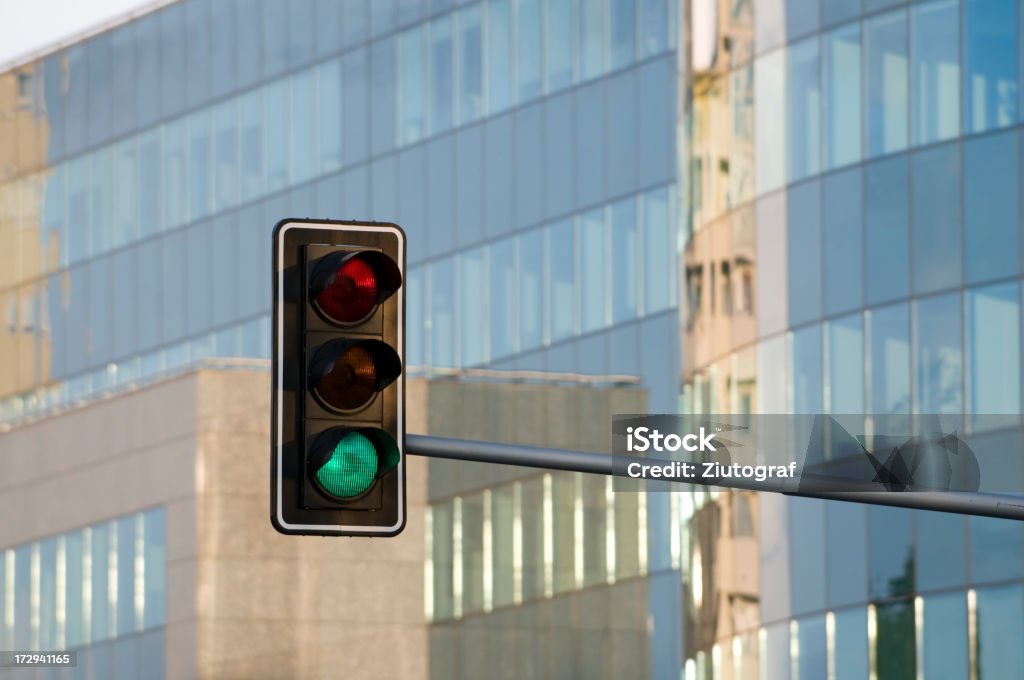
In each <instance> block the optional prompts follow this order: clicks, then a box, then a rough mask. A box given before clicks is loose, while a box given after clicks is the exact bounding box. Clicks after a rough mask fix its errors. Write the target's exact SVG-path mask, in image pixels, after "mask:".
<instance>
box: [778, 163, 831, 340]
mask: <svg viewBox="0 0 1024 680" xmlns="http://www.w3.org/2000/svg"><path fill="white" fill-rule="evenodd" d="M788 199H789V200H788V208H789V210H788V215H787V216H788V220H787V229H786V241H787V248H788V253H787V259H786V263H787V269H788V270H789V323H790V325H791V326H796V325H798V324H800V323H803V322H806V321H810V320H812V319H818V318H821V312H822V301H823V297H824V296H823V295H822V271H821V252H822V249H821V237H822V234H821V182H820V181H814V182H809V183H806V184H801V185H799V186H796V187H794V188H792V189H790V190H789V194H788Z"/></svg>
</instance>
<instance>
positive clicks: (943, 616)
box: [920, 553, 968, 680]
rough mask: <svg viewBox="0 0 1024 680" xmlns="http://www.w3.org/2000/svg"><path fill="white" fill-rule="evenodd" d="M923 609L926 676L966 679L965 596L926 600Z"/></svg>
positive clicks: (928, 598) (941, 596) (923, 654)
mask: <svg viewBox="0 0 1024 680" xmlns="http://www.w3.org/2000/svg"><path fill="white" fill-rule="evenodd" d="M953 554H955V553H953ZM922 608H923V609H924V617H923V622H922V624H923V625H922V626H921V633H920V635H921V638H922V658H921V668H922V670H923V671H924V677H926V678H950V680H952V679H953V678H964V677H967V639H968V638H967V598H966V597H965V595H964V593H962V592H959V593H951V594H949V595H935V596H933V597H926V598H924V601H923V603H922Z"/></svg>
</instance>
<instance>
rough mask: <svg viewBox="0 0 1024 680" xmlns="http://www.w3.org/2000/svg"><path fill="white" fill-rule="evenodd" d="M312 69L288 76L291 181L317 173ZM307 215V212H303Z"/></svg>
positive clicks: (300, 180)
mask: <svg viewBox="0 0 1024 680" xmlns="http://www.w3.org/2000/svg"><path fill="white" fill-rule="evenodd" d="M315 76H316V72H315V71H314V70H313V69H307V70H305V71H300V72H299V73H296V74H295V75H293V76H292V77H291V81H292V97H291V108H292V110H291V125H292V132H291V166H292V172H291V181H292V182H293V183H298V182H304V181H306V180H308V179H310V178H311V177H315V176H316V175H317V174H318V172H319V171H318V168H317V167H316V159H317V151H316V134H315V133H316V103H315V102H316V97H315V95H314V91H315V85H316V81H315ZM307 214H308V213H307Z"/></svg>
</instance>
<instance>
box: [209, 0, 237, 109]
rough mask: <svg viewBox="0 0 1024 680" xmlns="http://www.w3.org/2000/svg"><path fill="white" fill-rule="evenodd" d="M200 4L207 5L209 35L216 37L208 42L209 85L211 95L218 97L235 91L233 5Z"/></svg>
mask: <svg viewBox="0 0 1024 680" xmlns="http://www.w3.org/2000/svg"><path fill="white" fill-rule="evenodd" d="M200 4H202V5H204V6H205V5H207V4H209V6H210V12H211V17H210V22H211V23H210V29H209V30H210V35H212V36H216V40H211V41H210V85H211V87H212V89H213V92H212V94H213V95H214V96H218V95H220V94H224V93H226V92H232V91H234V89H235V54H236V52H237V46H236V41H237V36H236V35H235V28H236V22H235V3H233V2H230V1H229V2H211V3H200Z"/></svg>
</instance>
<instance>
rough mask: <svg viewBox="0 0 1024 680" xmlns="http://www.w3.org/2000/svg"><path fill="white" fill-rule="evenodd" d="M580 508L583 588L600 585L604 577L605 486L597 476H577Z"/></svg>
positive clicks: (605, 547)
mask: <svg viewBox="0 0 1024 680" xmlns="http://www.w3.org/2000/svg"><path fill="white" fill-rule="evenodd" d="M576 479H577V480H579V482H578V483H579V485H580V486H579V491H580V502H581V505H582V508H583V585H584V586H588V585H596V584H599V583H604V582H605V581H606V579H607V577H608V574H607V565H608V548H607V543H606V539H607V536H608V531H607V521H608V502H607V494H608V491H607V489H608V485H607V479H606V478H605V477H603V476H599V475H579V476H577V478H576Z"/></svg>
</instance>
